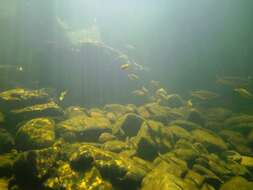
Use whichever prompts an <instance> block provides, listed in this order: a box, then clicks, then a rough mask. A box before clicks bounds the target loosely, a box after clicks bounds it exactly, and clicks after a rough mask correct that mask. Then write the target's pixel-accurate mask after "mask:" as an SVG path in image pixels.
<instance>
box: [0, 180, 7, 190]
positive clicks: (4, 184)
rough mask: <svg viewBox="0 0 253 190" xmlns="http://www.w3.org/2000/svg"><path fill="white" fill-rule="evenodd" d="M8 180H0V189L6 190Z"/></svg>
mask: <svg viewBox="0 0 253 190" xmlns="http://www.w3.org/2000/svg"><path fill="white" fill-rule="evenodd" d="M8 185H9V180H8V179H5V178H0V189H1V190H8Z"/></svg>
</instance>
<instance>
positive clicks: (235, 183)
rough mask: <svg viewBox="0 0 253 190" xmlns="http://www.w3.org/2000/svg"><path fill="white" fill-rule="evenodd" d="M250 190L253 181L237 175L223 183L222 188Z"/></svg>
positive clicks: (252, 186) (226, 189) (227, 189)
mask: <svg viewBox="0 0 253 190" xmlns="http://www.w3.org/2000/svg"><path fill="white" fill-rule="evenodd" d="M239 189H240V190H250V189H253V183H252V182H249V181H247V180H246V179H245V178H243V177H240V176H236V177H232V178H231V179H230V180H228V181H226V182H225V183H224V184H222V186H221V188H220V190H239Z"/></svg>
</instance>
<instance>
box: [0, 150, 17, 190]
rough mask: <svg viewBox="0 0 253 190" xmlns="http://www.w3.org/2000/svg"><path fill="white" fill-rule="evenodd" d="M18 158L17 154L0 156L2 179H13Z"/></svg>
mask: <svg viewBox="0 0 253 190" xmlns="http://www.w3.org/2000/svg"><path fill="white" fill-rule="evenodd" d="M17 156H18V154H17V153H16V152H12V153H7V154H2V155H0V177H11V175H12V174H13V164H14V162H15V159H16V157H17ZM0 189H1V188H0Z"/></svg>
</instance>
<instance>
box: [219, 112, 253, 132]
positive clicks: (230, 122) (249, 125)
mask: <svg viewBox="0 0 253 190" xmlns="http://www.w3.org/2000/svg"><path fill="white" fill-rule="evenodd" d="M224 125H225V126H226V128H227V129H230V130H236V131H239V132H242V133H244V134H247V133H249V132H250V131H251V130H252V129H253V115H246V114H243V115H235V116H232V117H229V118H228V119H226V120H225V121H224Z"/></svg>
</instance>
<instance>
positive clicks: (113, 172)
mask: <svg viewBox="0 0 253 190" xmlns="http://www.w3.org/2000/svg"><path fill="white" fill-rule="evenodd" d="M69 155H71V156H70V161H71V163H73V162H74V163H75V167H74V168H78V169H79V168H83V166H86V167H85V168H83V169H84V170H87V167H96V168H97V169H98V170H99V171H100V173H101V175H102V176H103V178H106V179H110V181H111V182H112V183H113V184H117V185H120V186H122V187H125V186H126V185H127V187H128V188H129V189H136V187H137V186H138V185H139V184H140V182H141V180H142V178H143V177H144V176H145V175H146V173H147V172H148V171H149V170H150V167H146V165H148V163H146V164H143V163H145V161H142V163H140V161H136V160H135V159H129V158H127V157H122V156H119V155H118V154H115V153H112V152H109V151H105V150H102V149H100V148H97V147H94V146H91V145H82V146H79V147H78V149H76V148H73V153H71V152H70V153H69Z"/></svg>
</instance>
